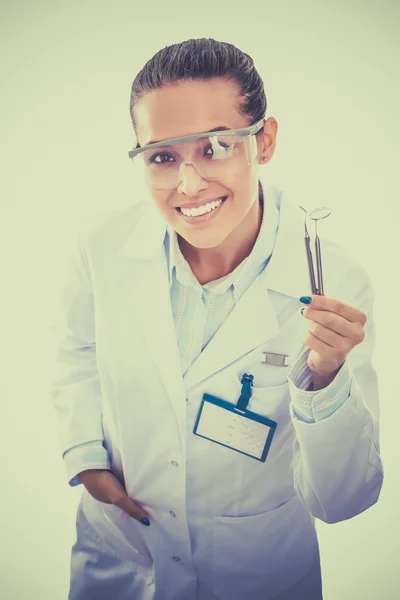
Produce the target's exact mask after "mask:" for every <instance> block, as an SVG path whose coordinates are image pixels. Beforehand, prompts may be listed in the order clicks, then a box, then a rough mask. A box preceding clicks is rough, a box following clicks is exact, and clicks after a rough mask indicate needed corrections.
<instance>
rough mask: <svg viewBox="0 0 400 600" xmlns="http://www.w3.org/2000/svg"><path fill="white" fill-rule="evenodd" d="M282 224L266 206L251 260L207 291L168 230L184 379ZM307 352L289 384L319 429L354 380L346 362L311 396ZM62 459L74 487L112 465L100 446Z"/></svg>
mask: <svg viewBox="0 0 400 600" xmlns="http://www.w3.org/2000/svg"><path fill="white" fill-rule="evenodd" d="M263 201H264V200H263ZM278 224H279V210H278V208H277V207H276V205H275V203H274V201H273V200H272V199H271V200H270V201H269V202H268V204H266V203H265V202H264V210H263V217H262V222H261V227H260V231H259V233H258V236H257V239H256V242H255V244H254V246H253V249H252V251H251V253H250V254H249V256H247V257H246V258H245V259H244V260H243V261H242V262H241V263H240V264H239V265H238V266H237V267H236V269H234V270H233V271H232V272H231V273H228V275H225V276H224V277H221V278H220V279H217V280H215V281H210V282H209V283H206V284H204V285H201V284H200V283H199V281H198V280H197V279H196V277H195V276H194V275H193V272H192V270H191V268H190V266H189V263H188V262H187V261H186V259H185V258H184V256H183V254H182V252H181V250H180V247H179V243H178V236H177V234H176V232H175V231H174V230H173V229H172V228H171V227H170V226H169V225H168V226H167V230H166V235H165V240H164V247H165V253H166V256H167V264H168V269H169V280H170V297H171V305H172V312H173V317H174V323H175V330H176V336H177V341H178V349H179V357H180V362H181V367H182V376H184V375H185V373H186V372H187V371H188V369H189V368H190V367H191V365H192V364H193V363H194V361H195V360H196V359H197V357H198V356H199V354H200V353H201V352H202V350H203V349H204V348H205V347H206V346H207V344H208V343H209V342H210V340H211V339H212V338H213V336H214V335H215V333H216V332H217V331H218V329H219V328H220V327H221V325H222V323H223V322H224V320H225V319H226V317H227V316H228V315H229V313H230V312H231V311H232V310H233V308H234V307H235V305H236V303H237V302H238V301H239V299H240V298H241V296H242V295H243V294H244V293H245V291H246V290H247V289H248V287H249V286H250V285H251V283H252V282H253V281H254V279H256V277H258V276H259V275H260V273H261V272H262V271H263V270H264V269H265V268H266V267H267V265H268V262H269V260H270V258H271V255H272V252H273V249H274V246H275V240H276V233H277V229H278ZM306 292H307V290H304V293H306ZM299 310H300V305H299ZM309 351H310V350H309V348H307V350H306V351H305V352H304V353H303V354H302V355H301V356H300V357H299V358H298V359H297V361H296V362H295V364H294V365H293V366H292V368H291V370H290V372H289V374H288V382H289V389H290V394H291V400H292V412H293V416H294V418H296V419H298V420H301V421H305V422H307V423H315V422H317V421H320V420H322V419H326V418H328V417H329V416H330V415H332V414H333V413H334V412H335V411H336V410H338V408H340V407H341V406H342V404H343V403H344V402H345V400H346V399H347V398H348V396H349V394H350V382H351V374H350V371H349V368H348V365H347V363H346V362H345V363H344V364H343V366H342V368H341V369H340V371H339V373H338V374H337V375H336V377H335V379H334V380H333V382H332V383H331V384H330V385H329V386H327V387H326V388H323V389H322V390H317V391H315V392H314V391H309V390H308V388H309V387H310V385H311V384H312V373H311V371H310V370H309V368H308V366H307V356H308V353H309ZM64 459H65V462H66V469H67V476H68V481H69V484H70V485H71V486H75V485H78V484H79V483H81V482H80V480H79V477H78V475H77V474H78V473H80V472H81V471H84V470H86V469H110V460H109V457H108V453H107V450H106V449H105V448H104V446H103V444H102V440H93V441H90V442H86V443H84V444H80V445H78V446H74V447H73V448H70V449H69V450H67V452H65V453H64Z"/></svg>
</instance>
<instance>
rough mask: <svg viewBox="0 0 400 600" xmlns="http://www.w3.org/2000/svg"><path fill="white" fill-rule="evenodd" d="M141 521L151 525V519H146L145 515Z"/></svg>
mask: <svg viewBox="0 0 400 600" xmlns="http://www.w3.org/2000/svg"><path fill="white" fill-rule="evenodd" d="M140 522H141V523H143V525H147V527H148V526H149V525H150V521H149V520H148V519H146V517H143V519H140Z"/></svg>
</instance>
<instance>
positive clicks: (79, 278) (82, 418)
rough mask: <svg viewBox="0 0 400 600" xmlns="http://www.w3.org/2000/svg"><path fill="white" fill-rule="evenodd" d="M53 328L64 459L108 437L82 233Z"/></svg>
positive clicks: (55, 402)
mask: <svg viewBox="0 0 400 600" xmlns="http://www.w3.org/2000/svg"><path fill="white" fill-rule="evenodd" d="M52 328H53V330H54V333H55V336H54V353H53V357H54V366H53V373H52V376H51V384H50V385H51V399H52V403H53V406H54V408H55V412H56V423H57V429H58V438H59V444H60V450H61V455H62V457H63V458H64V455H65V453H66V452H67V450H69V449H70V448H73V447H74V446H78V445H80V444H83V443H85V442H89V441H94V440H103V439H104V434H103V428H102V394H101V385H100V381H99V374H98V370H97V364H96V337H95V315H94V305H93V293H92V285H91V279H90V274H89V269H88V265H87V261H86V258H85V254H84V252H83V251H82V249H81V244H80V236H78V243H77V248H76V250H75V252H74V253H73V255H72V257H71V259H70V261H69V264H68V268H67V273H66V277H65V279H64V282H63V285H62V289H61V293H60V295H59V304H58V306H57V307H56V318H55V322H54V323H53V327H52Z"/></svg>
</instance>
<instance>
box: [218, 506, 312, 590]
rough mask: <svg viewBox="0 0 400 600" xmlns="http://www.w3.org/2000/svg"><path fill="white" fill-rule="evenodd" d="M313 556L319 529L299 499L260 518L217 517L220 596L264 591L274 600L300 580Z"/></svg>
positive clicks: (262, 514) (258, 515)
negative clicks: (280, 592)
mask: <svg viewBox="0 0 400 600" xmlns="http://www.w3.org/2000/svg"><path fill="white" fill-rule="evenodd" d="M314 556H315V531H314V526H313V523H312V520H311V518H310V515H309V514H308V513H307V512H306V511H305V509H304V507H303V505H302V504H301V501H300V500H299V498H298V496H297V495H296V496H294V497H293V498H292V499H291V500H289V501H287V502H285V503H284V504H282V505H280V506H278V507H277V508H275V509H273V510H270V511H268V512H264V513H261V514H256V515H251V516H243V517H215V518H214V527H213V547H212V565H213V566H212V569H213V574H212V579H213V589H214V590H215V591H216V592H217V593H218V592H220V593H229V592H236V593H250V592H253V591H254V592H257V591H263V592H264V593H265V594H266V598H269V597H270V594H271V596H272V595H273V594H276V593H278V592H279V591H280V590H282V589H285V588H286V587H290V586H291V585H294V584H295V583H296V582H297V581H298V580H299V579H301V577H302V576H303V575H304V574H305V573H306V571H307V570H308V569H309V568H310V566H311V564H312V562H313V559H314Z"/></svg>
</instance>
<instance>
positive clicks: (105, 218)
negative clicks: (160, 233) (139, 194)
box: [79, 202, 150, 254]
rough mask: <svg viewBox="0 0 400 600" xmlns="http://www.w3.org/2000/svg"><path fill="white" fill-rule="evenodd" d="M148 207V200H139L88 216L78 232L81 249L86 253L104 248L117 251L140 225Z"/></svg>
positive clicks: (147, 211)
mask: <svg viewBox="0 0 400 600" xmlns="http://www.w3.org/2000/svg"><path fill="white" fill-rule="evenodd" d="M149 208H150V207H149V203H148V202H140V203H135V204H132V205H126V206H123V207H119V208H117V209H112V210H107V211H104V212H102V213H100V214H98V215H96V216H94V217H93V216H92V217H88V218H87V219H86V220H85V221H84V222H83V225H82V226H81V228H80V232H79V240H80V246H81V248H82V250H83V251H84V252H86V253H88V254H93V253H96V252H97V251H100V250H101V249H103V250H105V249H106V248H107V249H108V250H110V251H111V250H115V251H118V249H119V248H121V247H122V246H123V245H124V243H125V242H126V241H127V240H128V238H129V237H131V236H132V234H133V233H134V231H135V229H136V228H137V227H139V226H140V222H141V220H142V218H144V216H145V215H147V214H148V213H149Z"/></svg>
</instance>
